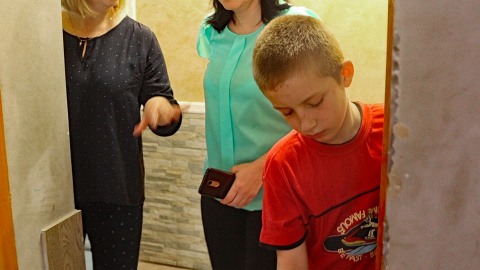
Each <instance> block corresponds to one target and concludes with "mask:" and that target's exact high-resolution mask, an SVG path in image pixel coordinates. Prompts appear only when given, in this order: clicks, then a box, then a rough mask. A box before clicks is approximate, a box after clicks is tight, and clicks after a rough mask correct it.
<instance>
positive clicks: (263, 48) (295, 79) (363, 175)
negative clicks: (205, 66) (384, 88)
mask: <svg viewBox="0 0 480 270" xmlns="http://www.w3.org/2000/svg"><path fill="white" fill-rule="evenodd" d="M253 73H254V77H255V81H256V82H257V84H258V85H259V87H260V89H261V90H262V92H263V93H264V95H265V96H266V97H267V98H268V99H269V100H270V102H271V103H272V105H273V107H274V108H275V109H277V110H278V111H279V112H280V113H281V114H282V116H283V117H284V119H285V120H286V121H287V122H288V123H289V124H290V125H291V126H292V128H293V129H294V130H293V131H292V132H290V133H289V134H288V135H286V136H285V137H284V138H282V139H281V140H280V141H279V142H277V143H276V144H275V146H274V147H273V148H272V149H271V150H270V152H269V154H268V156H267V160H266V163H265V169H264V172H263V182H264V202H263V204H264V208H263V209H264V210H263V218H262V221H263V228H262V232H261V236H260V242H261V243H262V244H263V245H265V246H267V247H272V248H274V249H276V250H277V256H278V258H277V262H278V269H282V270H283V269H296V270H298V269H310V270H311V269H374V268H375V247H376V234H377V227H378V199H379V186H380V170H381V160H382V159H381V157H382V138H383V105H380V104H370V105H368V104H363V103H360V102H355V103H354V102H350V101H349V96H348V92H347V90H346V89H345V88H346V87H348V86H349V85H350V83H351V81H352V77H353V73H354V68H353V63H352V62H351V61H348V60H346V61H345V60H344V59H343V54H342V51H341V49H340V46H339V45H338V43H337V41H336V40H335V37H334V36H333V35H332V34H331V33H330V32H329V31H328V30H327V29H326V28H325V27H324V25H323V24H322V23H321V22H320V21H319V20H317V19H315V18H312V17H307V16H301V15H286V16H281V17H278V18H276V19H274V20H272V21H271V22H270V23H269V24H268V25H267V26H266V27H265V29H264V30H263V32H262V33H261V34H260V36H259V38H258V40H257V43H256V45H255V49H254V53H253Z"/></svg>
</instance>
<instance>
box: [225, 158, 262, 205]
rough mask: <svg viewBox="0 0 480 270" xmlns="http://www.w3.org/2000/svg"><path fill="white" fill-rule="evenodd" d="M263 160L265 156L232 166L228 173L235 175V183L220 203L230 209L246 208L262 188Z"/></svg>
mask: <svg viewBox="0 0 480 270" xmlns="http://www.w3.org/2000/svg"><path fill="white" fill-rule="evenodd" d="M265 158H266V154H265V155H263V156H261V157H260V158H258V159H257V160H255V161H253V162H250V163H243V164H239V165H235V166H233V167H232V169H231V170H230V172H232V173H235V182H233V185H232V188H230V191H229V192H228V193H227V196H225V198H224V199H223V200H221V201H220V202H221V203H223V204H226V205H228V206H232V207H245V206H247V205H248V204H249V203H250V202H251V201H252V200H253V198H255V196H257V194H258V191H259V190H260V188H261V187H262V173H263V167H264V166H265Z"/></svg>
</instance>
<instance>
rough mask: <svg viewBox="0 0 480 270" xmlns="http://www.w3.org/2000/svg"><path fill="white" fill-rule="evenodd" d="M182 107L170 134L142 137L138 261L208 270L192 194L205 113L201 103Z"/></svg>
mask: <svg viewBox="0 0 480 270" xmlns="http://www.w3.org/2000/svg"><path fill="white" fill-rule="evenodd" d="M181 105H182V107H185V105H186V104H185V103H182V104H181ZM187 107H189V109H186V111H184V114H183V123H182V126H181V128H180V130H179V131H177V133H176V134H175V135H173V136H170V137H158V136H156V135H154V134H153V133H152V132H151V131H145V132H144V134H143V147H144V149H143V150H144V160H145V174H146V176H145V194H146V200H145V206H144V221H143V234H142V244H141V248H140V260H141V261H147V262H153V263H161V264H168V265H174V266H179V267H185V268H192V269H211V266H210V261H209V257H208V252H207V248H206V244H205V239H204V236H203V227H202V220H201V213H200V195H199V194H198V186H199V184H200V182H201V180H202V175H203V161H204V158H205V155H206V145H205V115H204V111H205V110H204V106H203V103H190V104H189V105H187Z"/></svg>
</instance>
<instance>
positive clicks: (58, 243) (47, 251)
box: [42, 210, 85, 270]
mask: <svg viewBox="0 0 480 270" xmlns="http://www.w3.org/2000/svg"><path fill="white" fill-rule="evenodd" d="M42 245H43V251H44V260H45V269H47V270H64V269H69V270H85V253H84V249H83V247H84V243H83V231H82V216H81V212H80V211H78V210H76V211H75V212H74V213H73V214H72V215H70V216H68V217H66V218H65V219H63V220H61V221H60V222H58V223H57V224H55V225H53V226H52V227H50V228H47V229H45V230H43V231H42Z"/></svg>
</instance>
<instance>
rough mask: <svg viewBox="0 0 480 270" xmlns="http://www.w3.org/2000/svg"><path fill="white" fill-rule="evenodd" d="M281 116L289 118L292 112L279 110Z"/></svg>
mask: <svg viewBox="0 0 480 270" xmlns="http://www.w3.org/2000/svg"><path fill="white" fill-rule="evenodd" d="M278 111H279V112H280V113H281V114H282V115H283V116H290V115H292V114H293V110H291V109H279V110H278Z"/></svg>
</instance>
